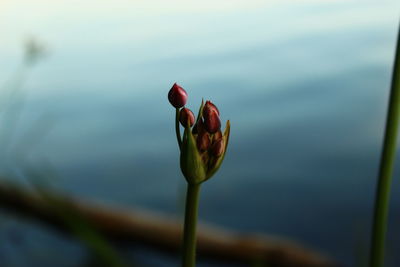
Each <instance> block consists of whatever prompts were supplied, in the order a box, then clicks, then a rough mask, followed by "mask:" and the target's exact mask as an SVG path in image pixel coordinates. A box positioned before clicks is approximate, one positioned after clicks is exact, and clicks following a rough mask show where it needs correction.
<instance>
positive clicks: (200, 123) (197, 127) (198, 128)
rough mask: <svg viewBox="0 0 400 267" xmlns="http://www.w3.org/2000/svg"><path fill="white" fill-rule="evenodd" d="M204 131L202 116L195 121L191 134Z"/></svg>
mask: <svg viewBox="0 0 400 267" xmlns="http://www.w3.org/2000/svg"><path fill="white" fill-rule="evenodd" d="M205 131H206V129H205V127H204V121H203V119H202V118H200V119H199V121H198V122H197V123H196V125H195V126H194V127H193V130H192V133H193V134H201V133H203V132H205Z"/></svg>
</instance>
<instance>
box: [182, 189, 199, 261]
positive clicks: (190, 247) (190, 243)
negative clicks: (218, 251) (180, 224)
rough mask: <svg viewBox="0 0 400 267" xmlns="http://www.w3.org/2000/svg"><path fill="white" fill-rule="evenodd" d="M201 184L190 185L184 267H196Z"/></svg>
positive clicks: (186, 215)
mask: <svg viewBox="0 0 400 267" xmlns="http://www.w3.org/2000/svg"><path fill="white" fill-rule="evenodd" d="M199 193H200V184H192V183H188V187H187V193H186V208H185V225H184V230H183V249H182V252H183V255H182V267H194V266H196V224H197V213H198V212H197V210H198V206H199Z"/></svg>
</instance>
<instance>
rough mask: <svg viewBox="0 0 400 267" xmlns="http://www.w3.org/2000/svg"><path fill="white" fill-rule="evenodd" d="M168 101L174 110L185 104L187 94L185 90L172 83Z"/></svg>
mask: <svg viewBox="0 0 400 267" xmlns="http://www.w3.org/2000/svg"><path fill="white" fill-rule="evenodd" d="M168 100H169V102H170V103H171V105H173V106H174V107H176V108H181V107H183V106H184V105H185V104H186V101H187V93H186V91H185V89H183V88H182V87H180V86H179V85H178V84H177V83H174V85H173V86H172V88H171V90H169V92H168Z"/></svg>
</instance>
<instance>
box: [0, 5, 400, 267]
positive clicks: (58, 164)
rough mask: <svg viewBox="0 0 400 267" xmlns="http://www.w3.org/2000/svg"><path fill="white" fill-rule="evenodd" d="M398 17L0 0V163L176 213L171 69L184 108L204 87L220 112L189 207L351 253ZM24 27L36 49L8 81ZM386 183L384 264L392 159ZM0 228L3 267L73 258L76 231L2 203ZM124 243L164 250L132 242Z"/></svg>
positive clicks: (369, 12) (178, 186)
mask: <svg viewBox="0 0 400 267" xmlns="http://www.w3.org/2000/svg"><path fill="white" fill-rule="evenodd" d="M399 15H400V2H399V1H397V0H383V1H374V0H364V1H342V0H338V1H315V0H301V1H299V0H297V1H288V0H282V1H278V0H270V1H260V0H231V1H211V0H204V1H183V0H172V1H165V0H151V1H123V0H118V1H106V0H102V1H98V0H97V1H94V0H88V1H77V0H68V1H67V0H57V1H54V0H53V1H49V0H37V1H28V0H25V1H23V0H2V1H0V58H1V60H0V84H1V87H0V88H1V91H0V94H1V96H2V98H3V99H1V103H2V104H1V105H2V113H1V114H0V115H1V117H0V119H1V121H0V123H1V124H0V125H1V128H2V129H0V132H1V134H0V170H1V173H2V175H3V176H5V177H13V179H17V180H18V181H19V182H21V183H26V180H27V179H30V178H29V177H24V176H23V175H20V174H21V172H20V170H21V168H26V167H27V166H35V168H41V169H44V170H45V172H46V173H49V174H50V175H48V176H49V177H48V178H46V179H47V180H46V182H48V183H51V184H52V186H54V187H56V188H59V189H61V190H62V191H64V192H66V193H68V194H71V195H74V196H80V197H84V198H88V199H93V200H96V201H99V202H102V203H111V204H114V205H121V206H125V207H130V208H132V209H135V208H137V207H139V208H141V209H149V210H152V211H157V212H160V213H163V214H167V215H170V216H175V217H177V216H181V215H182V207H183V202H182V201H183V196H184V189H185V182H184V179H183V177H182V175H181V174H180V170H179V162H178V148H177V144H176V140H175V133H174V115H175V113H174V109H173V108H172V107H171V106H170V104H169V103H168V101H167V92H168V90H169V89H170V87H171V86H172V84H173V83H174V82H178V83H179V84H180V85H181V86H183V87H184V88H185V89H186V90H187V92H188V94H189V101H188V107H189V108H191V109H193V110H197V108H198V106H199V105H200V102H201V99H202V98H204V99H210V100H212V101H213V102H214V103H216V104H217V105H218V107H219V109H220V111H221V116H222V119H223V120H224V121H225V120H227V119H230V120H231V123H232V130H231V141H230V146H229V151H228V154H227V156H226V158H225V162H224V164H223V166H222V168H221V170H220V172H219V173H218V174H217V175H216V176H215V177H214V178H213V179H212V180H210V181H209V182H207V183H206V184H205V185H204V186H203V191H202V196H201V207H200V219H201V221H203V222H207V223H210V224H215V225H218V226H222V227H227V228H230V229H235V230H239V231H244V232H261V233H267V234H273V235H277V236H281V237H285V238H289V239H293V240H296V241H298V242H301V243H303V244H305V245H307V246H309V247H312V248H314V249H316V250H318V251H320V252H322V253H324V254H326V255H329V256H331V257H333V258H335V259H337V260H338V261H340V262H341V263H343V264H344V265H345V266H357V265H358V264H361V263H362V262H363V261H364V260H365V256H366V253H367V251H368V242H369V237H368V235H369V231H370V223H371V216H372V204H373V199H374V192H375V191H374V187H375V181H376V176H377V168H378V163H379V153H380V149H381V143H382V135H383V127H384V119H385V112H386V106H387V98H388V93H389V84H390V77H391V67H392V62H393V56H394V47H395V41H396V40H395V39H396V35H397V30H398V29H397V27H398V21H399ZM33 39H34V40H36V42H39V43H40V44H41V45H43V47H44V56H43V58H41V60H38V62H37V64H35V65H34V66H33V65H32V67H31V68H29V69H28V70H24V75H23V78H21V77H19V76H18V75H20V74H18V73H20V72H21V65H23V64H24V63H23V58H24V44H25V43H26V42H27V40H33ZM18 79H19V80H20V81H21V84H20V85H18V86H16V85H15V81H16V80H18ZM12 87H18V88H19V89H18V90H10V89H9V88H12ZM397 163H399V164H397V165H398V166H400V162H399V161H397ZM394 180H395V184H394V187H393V197H392V205H391V213H390V222H391V224H390V229H389V235H388V266H400V256H399V254H398V253H396V252H398V251H399V249H400V229H399V222H400V213H399V210H400V173H399V168H397V170H396V173H395V179H394ZM0 238H1V240H2V242H1V243H0V258H1V262H2V264H4V266H33V265H32V263H34V265H35V266H77V265H79V264H80V263H81V262H84V261H85V258H86V257H87V256H86V250H85V249H84V247H83V246H82V245H81V244H79V243H78V242H75V241H74V240H71V239H68V238H65V237H63V236H60V235H58V234H57V233H56V232H53V231H49V230H48V229H47V228H45V227H42V226H40V225H37V224H32V223H29V222H25V221H24V220H21V219H16V218H15V217H12V216H9V215H8V213H6V212H2V213H1V219H0ZM134 257H135V259H136V260H138V261H139V262H142V263H143V264H148V265H149V266H175V265H176V264H177V262H178V259H175V258H173V257H171V256H167V255H163V254H159V253H157V252H154V251H151V250H145V249H141V248H136V250H135V251H134ZM201 266H218V265H213V264H212V263H203V265H201Z"/></svg>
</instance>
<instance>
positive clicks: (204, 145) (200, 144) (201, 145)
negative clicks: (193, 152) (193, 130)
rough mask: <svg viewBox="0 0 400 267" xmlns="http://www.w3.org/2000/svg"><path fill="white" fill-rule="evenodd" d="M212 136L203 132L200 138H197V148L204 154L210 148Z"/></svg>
mask: <svg viewBox="0 0 400 267" xmlns="http://www.w3.org/2000/svg"><path fill="white" fill-rule="evenodd" d="M210 144H211V142H210V136H209V135H208V133H207V132H203V133H201V134H199V136H198V137H197V148H198V149H199V150H200V151H201V152H203V151H206V150H208V148H209V147H210Z"/></svg>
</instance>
